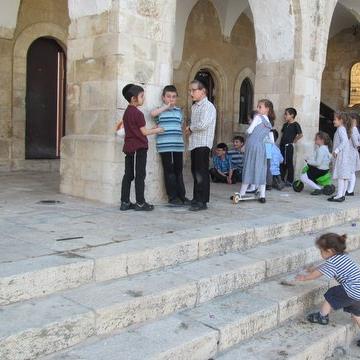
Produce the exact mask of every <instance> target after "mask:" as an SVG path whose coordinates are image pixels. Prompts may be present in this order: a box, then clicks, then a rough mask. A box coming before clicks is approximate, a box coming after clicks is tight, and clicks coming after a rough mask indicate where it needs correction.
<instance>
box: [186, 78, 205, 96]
mask: <svg viewBox="0 0 360 360" xmlns="http://www.w3.org/2000/svg"><path fill="white" fill-rule="evenodd" d="M190 84H196V85H197V87H198V89H199V90H205V92H206V93H207V87H206V86H205V84H204V83H203V82H202V81H200V80H196V79H195V80H193V81H192V82H191V83H190Z"/></svg>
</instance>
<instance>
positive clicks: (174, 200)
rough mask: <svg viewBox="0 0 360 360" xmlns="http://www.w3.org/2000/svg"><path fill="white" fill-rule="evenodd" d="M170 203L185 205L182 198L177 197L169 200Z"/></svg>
mask: <svg viewBox="0 0 360 360" xmlns="http://www.w3.org/2000/svg"><path fill="white" fill-rule="evenodd" d="M169 205H172V206H183V205H184V203H183V202H182V201H181V200H180V199H178V198H176V199H171V200H169Z"/></svg>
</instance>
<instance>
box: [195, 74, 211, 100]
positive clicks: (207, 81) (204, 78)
mask: <svg viewBox="0 0 360 360" xmlns="http://www.w3.org/2000/svg"><path fill="white" fill-rule="evenodd" d="M195 80H199V81H201V82H202V83H203V84H204V85H205V87H206V90H207V94H208V99H209V101H211V102H212V103H213V104H215V82H214V79H213V77H212V75H211V74H210V72H209V71H208V70H206V69H201V70H200V71H199V72H198V73H197V74H196V75H195Z"/></svg>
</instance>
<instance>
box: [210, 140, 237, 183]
mask: <svg viewBox="0 0 360 360" xmlns="http://www.w3.org/2000/svg"><path fill="white" fill-rule="evenodd" d="M212 160H213V168H212V169H210V176H211V179H212V181H213V182H220V183H228V184H232V176H233V169H232V164H231V157H230V156H229V155H228V154H227V145H226V144H224V143H220V144H218V145H217V146H216V149H215V155H214V156H213V159H212Z"/></svg>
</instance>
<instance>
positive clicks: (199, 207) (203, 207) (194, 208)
mask: <svg viewBox="0 0 360 360" xmlns="http://www.w3.org/2000/svg"><path fill="white" fill-rule="evenodd" d="M206 209H207V205H206V203H196V204H192V205H191V207H190V208H189V210H190V211H201V210H206Z"/></svg>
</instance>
